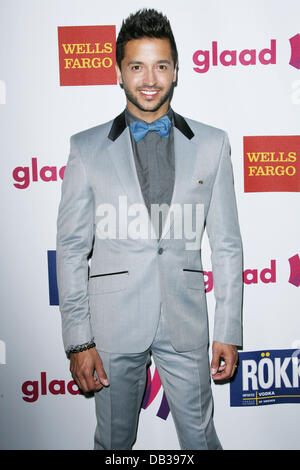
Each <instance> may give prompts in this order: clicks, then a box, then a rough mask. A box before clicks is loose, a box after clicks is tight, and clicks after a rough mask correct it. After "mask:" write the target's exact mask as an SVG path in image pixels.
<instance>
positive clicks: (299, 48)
mask: <svg viewBox="0 0 300 470" xmlns="http://www.w3.org/2000/svg"><path fill="white" fill-rule="evenodd" d="M290 45H291V59H290V62H289V64H290V65H291V66H292V67H295V68H296V69H300V34H299V33H298V34H295V36H293V37H292V38H290Z"/></svg>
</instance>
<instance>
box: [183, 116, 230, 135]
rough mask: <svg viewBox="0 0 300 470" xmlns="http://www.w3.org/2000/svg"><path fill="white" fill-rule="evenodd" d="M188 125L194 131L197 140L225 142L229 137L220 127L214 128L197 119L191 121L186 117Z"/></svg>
mask: <svg viewBox="0 0 300 470" xmlns="http://www.w3.org/2000/svg"><path fill="white" fill-rule="evenodd" d="M184 119H185V120H186V122H187V124H188V125H189V126H190V128H191V129H192V131H193V133H194V135H195V137H196V139H197V138H200V139H203V138H206V139H217V140H219V139H221V140H223V139H224V137H225V136H226V135H227V132H226V131H225V130H223V129H220V128H219V127H215V126H212V125H210V124H206V123H204V122H200V121H196V120H195V119H191V118H189V117H184Z"/></svg>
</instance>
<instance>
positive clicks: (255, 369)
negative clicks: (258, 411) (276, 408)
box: [230, 349, 300, 406]
mask: <svg viewBox="0 0 300 470" xmlns="http://www.w3.org/2000/svg"><path fill="white" fill-rule="evenodd" d="M299 381H300V350H299V349H280V350H268V351H251V352H240V353H239V367H238V369H237V374H236V376H235V377H234V380H233V381H232V382H231V383H230V405H231V406H258V405H274V404H278V403H300V387H299Z"/></svg>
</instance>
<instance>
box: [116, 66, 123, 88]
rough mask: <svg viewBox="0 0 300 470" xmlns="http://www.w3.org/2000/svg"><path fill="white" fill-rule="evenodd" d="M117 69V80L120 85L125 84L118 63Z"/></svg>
mask: <svg viewBox="0 0 300 470" xmlns="http://www.w3.org/2000/svg"><path fill="white" fill-rule="evenodd" d="M115 69H116V74H117V80H118V82H119V83H120V85H123V80H122V73H121V70H120V67H119V66H118V64H116V65H115Z"/></svg>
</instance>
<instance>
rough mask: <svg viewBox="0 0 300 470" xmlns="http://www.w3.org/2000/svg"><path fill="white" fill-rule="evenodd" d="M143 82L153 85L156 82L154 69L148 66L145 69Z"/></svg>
mask: <svg viewBox="0 0 300 470" xmlns="http://www.w3.org/2000/svg"><path fill="white" fill-rule="evenodd" d="M144 84H145V85H148V86H154V85H155V84H156V74H155V70H153V69H152V68H148V69H146V70H145V76H144Z"/></svg>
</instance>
